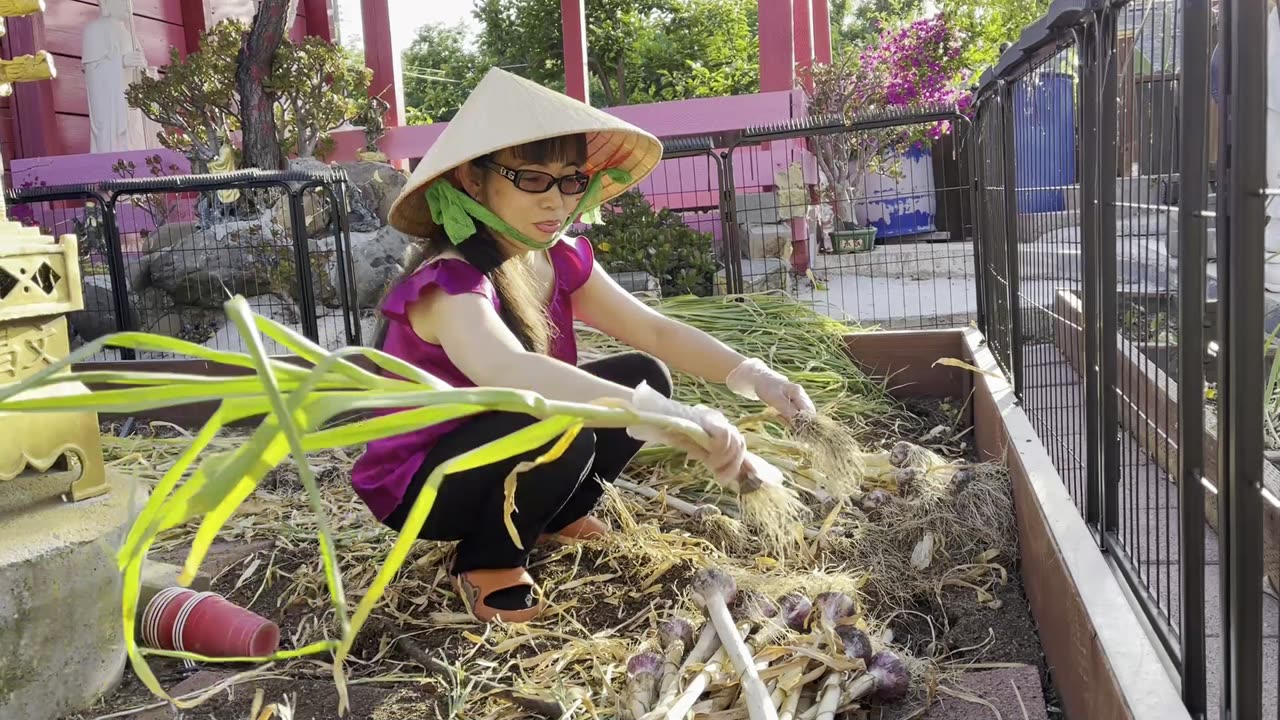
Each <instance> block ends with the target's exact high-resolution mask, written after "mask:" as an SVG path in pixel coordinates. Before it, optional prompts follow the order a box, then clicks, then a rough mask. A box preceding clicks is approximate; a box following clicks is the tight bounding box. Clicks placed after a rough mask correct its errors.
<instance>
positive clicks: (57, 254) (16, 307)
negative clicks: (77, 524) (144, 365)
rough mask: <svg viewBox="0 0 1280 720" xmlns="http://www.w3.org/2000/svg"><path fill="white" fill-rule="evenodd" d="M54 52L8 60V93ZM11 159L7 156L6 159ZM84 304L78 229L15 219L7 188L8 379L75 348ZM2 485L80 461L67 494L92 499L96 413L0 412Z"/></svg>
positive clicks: (2, 77) (96, 476) (101, 482)
mask: <svg viewBox="0 0 1280 720" xmlns="http://www.w3.org/2000/svg"><path fill="white" fill-rule="evenodd" d="M42 6H43V5H42V3H37V2H3V1H0V14H26V13H29V12H35V11H38V10H39V9H40V8H41V7H42ZM53 75H54V66H53V62H52V57H51V56H50V55H49V54H48V53H46V52H44V51H40V52H39V53H37V54H35V55H26V56H22V57H19V58H15V59H13V60H5V61H0V82H3V83H5V84H4V85H2V86H0V94H7V92H6V91H7V90H8V88H9V86H8V83H10V82H26V81H34V80H47V79H50V78H52V77H53ZM2 162H3V160H2V159H0V163H2ZM83 307H84V300H83V297H82V294H81V285H80V264H79V256H78V254H77V247H76V236H75V235H63V236H62V237H61V238H57V239H55V238H53V237H50V236H47V235H42V234H41V233H40V231H39V230H38V229H36V228H29V227H23V226H22V225H20V224H18V223H16V222H12V221H10V220H8V219H7V215H6V214H5V207H4V197H3V193H2V192H0V385H6V384H11V383H16V382H19V381H21V380H23V379H25V378H27V377H29V376H31V375H33V374H35V373H37V372H39V371H40V370H41V369H43V368H45V367H48V366H49V365H50V364H52V363H53V362H55V361H56V359H57V358H62V357H65V356H66V355H67V354H68V353H69V352H70V340H69V337H68V332H67V320H66V314H67V313H69V312H74V311H76V310H80V309H82V308H83ZM87 392H88V388H86V387H85V386H84V385H82V384H80V383H71V382H68V383H61V384H59V385H54V386H48V387H44V388H40V389H37V390H34V391H31V392H29V393H24V394H22V395H19V397H26V398H30V397H47V396H51V395H59V394H74V393H87ZM0 437H2V438H4V440H3V442H0V489H2V488H3V483H6V482H12V481H15V480H16V479H17V478H18V477H19V476H20V475H22V474H23V473H24V471H27V470H28V469H30V470H34V471H36V472H40V473H43V472H46V471H49V470H67V469H69V468H70V464H69V463H67V462H66V456H67V455H68V454H70V455H74V456H75V457H76V459H77V460H78V464H79V474H78V477H77V478H76V479H75V480H74V481H72V482H71V483H70V486H69V487H68V488H67V492H66V494H65V495H64V499H68V500H84V499H86V498H91V497H95V496H97V495H101V494H103V493H105V492H106V491H107V483H106V479H105V477H104V473H103V464H102V444H101V442H100V440H99V427H98V416H97V414H96V413H74V412H69V413H57V414H50V413H22V414H17V413H0Z"/></svg>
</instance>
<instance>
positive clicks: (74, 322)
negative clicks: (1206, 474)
mask: <svg viewBox="0 0 1280 720" xmlns="http://www.w3.org/2000/svg"><path fill="white" fill-rule="evenodd" d="M82 293H83V296H84V308H83V309H81V310H76V311H75V312H72V313H70V314H69V315H67V323H68V324H69V325H70V326H71V329H72V330H73V331H74V332H75V333H76V334H77V335H79V336H80V339H81V340H84V341H85V342H90V341H93V340H97V339H98V338H100V337H102V336H103V335H110V334H111V333H113V332H118V331H119V330H120V329H121V328H122V325H121V323H120V321H119V318H118V315H117V314H116V305H115V297H114V294H113V291H112V289H111V278H109V277H107V276H105V275H90V276H86V277H85V278H84V285H83V288H82ZM125 312H126V313H128V320H129V321H130V322H131V323H132V325H130V326H128V327H132V328H139V327H141V319H140V317H139V314H138V308H137V307H136V306H135V305H134V304H133V303H130V304H129V305H128V306H127V307H126V308H125Z"/></svg>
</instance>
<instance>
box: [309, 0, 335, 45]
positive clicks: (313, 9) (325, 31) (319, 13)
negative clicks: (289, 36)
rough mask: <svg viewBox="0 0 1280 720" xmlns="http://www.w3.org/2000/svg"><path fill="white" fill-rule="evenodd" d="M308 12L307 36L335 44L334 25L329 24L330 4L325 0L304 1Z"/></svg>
mask: <svg viewBox="0 0 1280 720" xmlns="http://www.w3.org/2000/svg"><path fill="white" fill-rule="evenodd" d="M302 6H303V7H304V8H305V9H306V11H307V35H310V36H314V37H318V38H320V39H321V40H324V41H325V42H333V24H332V23H330V22H329V3H327V2H325V0H302Z"/></svg>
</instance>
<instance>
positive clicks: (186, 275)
mask: <svg viewBox="0 0 1280 720" xmlns="http://www.w3.org/2000/svg"><path fill="white" fill-rule="evenodd" d="M344 185H345V179H344V178H343V177H342V175H341V174H340V173H304V172H289V173H261V172H257V171H248V172H243V173H235V174H231V175H222V176H207V175H206V176H168V177H163V178H151V179H143V180H121V181H117V182H110V183H102V184H100V185H94V186H78V187H49V186H42V187H31V188H24V189H22V190H20V191H18V192H16V193H14V194H12V195H11V197H10V198H9V201H8V211H9V216H10V218H11V219H13V220H17V221H20V222H23V223H24V224H27V225H31V226H36V227H39V228H41V230H42V231H43V232H45V233H47V234H50V235H53V236H55V237H60V236H62V235H66V234H71V235H75V236H76V237H77V240H78V244H79V247H80V251H81V255H82V257H81V268H82V276H83V277H82V279H83V296H84V308H83V309H82V310H80V311H77V312H75V313H72V314H70V315H69V316H68V322H69V324H70V330H71V333H72V336H73V343H74V345H75V346H79V345H80V344H82V343H85V342H89V341H92V340H95V339H97V338H100V337H102V336H104V335H107V334H110V333H114V332H119V331H124V330H141V331H145V332H149V333H155V334H160V335H165V336H168V337H174V338H180V339H183V340H187V341H189V342H193V343H196V344H199V345H205V346H207V347H210V348H214V349H218V350H228V351H234V352H243V351H245V350H246V346H245V344H244V341H243V338H242V337H241V336H240V335H239V333H238V332H237V331H236V329H235V327H234V325H230V324H228V321H227V317H226V314H225V312H224V311H223V307H222V306H223V303H224V302H225V301H226V300H227V299H228V298H230V297H232V296H234V295H243V296H244V297H245V298H246V299H247V300H248V302H249V305H250V307H251V308H252V309H253V311H254V312H256V313H258V314H260V315H263V316H265V317H268V318H271V319H273V320H275V321H277V322H279V323H281V324H283V325H285V326H287V327H290V328H292V329H294V330H296V331H298V332H299V333H301V334H303V335H305V336H306V337H308V338H310V339H311V340H312V341H314V342H317V343H319V344H320V345H321V346H322V347H326V348H330V349H332V348H336V347H341V346H344V345H354V344H360V342H361V338H362V335H363V334H365V333H364V331H363V330H362V328H361V325H360V318H359V315H358V313H357V310H356V307H355V305H356V304H355V302H354V298H355V287H354V274H353V263H352V255H351V245H350V233H349V228H348V226H347V217H346V211H345V206H346V200H345V196H344V187H343V186H344ZM300 269H301V270H300ZM265 344H266V347H267V350H268V352H269V353H273V354H288V353H287V351H286V350H285V348H283V347H281V346H279V345H277V344H276V343H275V342H274V341H270V340H267V341H266V342H265ZM146 355H147V358H148V359H161V358H166V357H170V355H169V354H167V353H147V354H146ZM93 359H94V360H117V359H126V360H127V359H135V354H134V353H132V352H131V351H126V350H118V349H113V348H108V349H105V350H103V351H102V352H99V353H98V354H97V355H95V357H94V358H93Z"/></svg>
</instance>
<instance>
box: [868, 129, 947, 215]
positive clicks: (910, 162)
mask: <svg viewBox="0 0 1280 720" xmlns="http://www.w3.org/2000/svg"><path fill="white" fill-rule="evenodd" d="M901 168H902V178H901V179H900V180H895V179H893V178H891V177H887V176H885V175H868V176H867V177H866V178H865V179H864V180H863V187H862V191H863V192H862V199H861V200H859V202H858V207H857V208H856V210H857V214H858V220H859V222H861V223H862V224H863V225H864V226H874V227H875V229H876V237H878V238H891V237H901V236H903V235H917V234H919V233H928V232H933V231H935V230H936V229H937V225H936V224H935V222H934V219H935V216H936V215H937V206H938V201H937V198H936V197H935V194H934V190H935V188H934V182H933V152H932V151H931V150H930V149H929V148H928V147H925V146H921V147H912V148H911V149H909V150H907V152H905V153H904V154H903V155H902V158H901Z"/></svg>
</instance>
